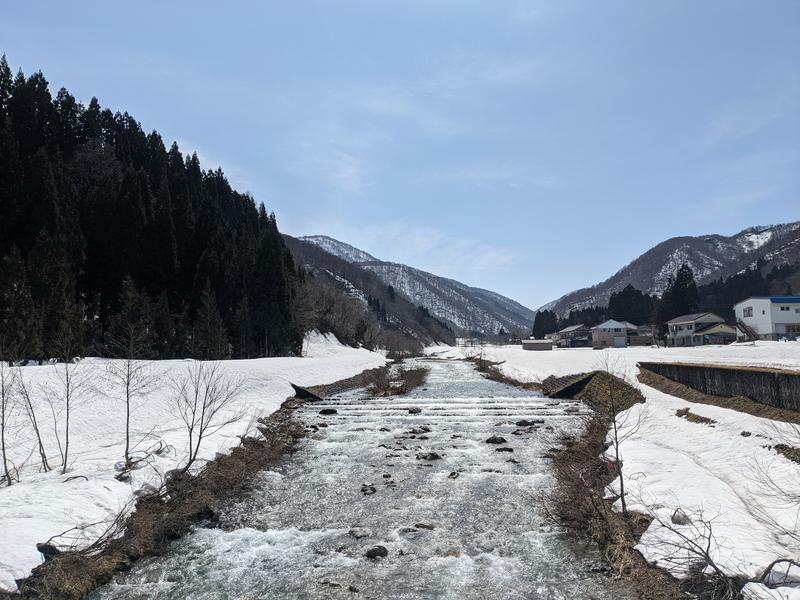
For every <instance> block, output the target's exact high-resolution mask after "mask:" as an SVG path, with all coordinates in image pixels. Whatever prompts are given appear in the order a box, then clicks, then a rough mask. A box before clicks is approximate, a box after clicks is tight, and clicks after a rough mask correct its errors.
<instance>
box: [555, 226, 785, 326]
mask: <svg viewBox="0 0 800 600" xmlns="http://www.w3.org/2000/svg"><path fill="white" fill-rule="evenodd" d="M759 261H762V262H763V264H764V266H766V267H767V268H771V267H772V266H773V265H779V264H785V263H794V262H798V261H800V222H795V223H787V224H783V225H769V226H762V227H752V228H750V229H745V230H744V231H741V232H739V233H737V234H736V235H733V236H722V235H704V236H699V237H688V236H686V237H675V238H671V239H668V240H666V241H664V242H661V243H660V244H658V245H657V246H654V247H653V248H651V249H650V250H648V251H647V252H645V253H644V254H642V255H641V256H640V257H639V258H637V259H636V260H634V261H633V262H631V263H630V264H628V265H626V266H624V267H623V268H622V269H620V270H619V271H617V272H616V273H615V274H614V275H612V276H611V277H609V278H608V279H606V280H605V281H603V282H601V283H598V284H597V285H594V286H592V287H589V288H583V289H580V290H576V291H574V292H570V293H569V294H566V295H564V296H562V297H561V298H559V299H558V300H554V301H553V302H550V303H548V304H546V305H544V306H542V307H541V309H540V310H545V309H547V310H554V311H555V312H556V313H557V314H559V315H562V316H563V315H566V314H567V313H569V311H570V310H574V309H580V308H586V307H589V306H595V305H602V306H605V305H607V304H608V299H609V298H610V297H611V294H612V293H614V292H618V291H620V290H621V289H622V288H624V287H625V286H626V285H628V284H632V285H633V286H634V287H636V288H638V289H640V290H642V291H644V292H647V293H650V294H658V295H660V294H661V293H663V292H664V290H665V289H666V287H667V282H668V281H669V278H670V277H671V276H673V275H674V274H675V271H676V270H677V269H678V268H679V267H680V266H681V264H683V263H686V264H688V265H689V266H690V267H691V268H692V270H693V271H694V276H695V280H696V281H697V283H699V284H703V283H707V282H708V281H711V280H713V279H717V278H719V277H727V276H729V275H733V274H734V273H738V272H739V271H741V270H743V269H746V268H748V267H754V266H756V265H757V264H758V263H759Z"/></svg>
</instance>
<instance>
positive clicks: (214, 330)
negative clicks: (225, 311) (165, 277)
mask: <svg viewBox="0 0 800 600" xmlns="http://www.w3.org/2000/svg"><path fill="white" fill-rule="evenodd" d="M192 351H193V354H194V357H195V358H197V359H200V360H219V359H222V358H230V351H229V340H228V333H227V332H226V331H225V325H224V324H223V322H222V317H220V316H219V309H218V308H217V299H216V298H215V296H214V292H212V291H211V285H210V284H208V283H207V284H206V287H205V289H204V290H203V295H202V296H201V298H200V308H199V310H198V311H197V319H195V322H194V328H193V329H192Z"/></svg>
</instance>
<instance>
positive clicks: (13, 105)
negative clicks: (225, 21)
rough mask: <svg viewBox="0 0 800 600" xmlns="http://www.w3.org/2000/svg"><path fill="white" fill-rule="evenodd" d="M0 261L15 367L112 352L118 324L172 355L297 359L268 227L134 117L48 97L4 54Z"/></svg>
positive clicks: (286, 268)
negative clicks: (18, 362) (131, 325)
mask: <svg viewBox="0 0 800 600" xmlns="http://www.w3.org/2000/svg"><path fill="white" fill-rule="evenodd" d="M0 259H2V270H0V342H1V343H2V346H1V347H2V353H3V354H4V355H6V356H19V357H26V358H41V357H48V356H54V355H60V354H61V353H63V352H69V353H70V354H84V353H97V354H104V353H108V352H109V340H110V338H111V337H113V336H114V332H115V327H117V328H118V329H119V327H121V326H122V325H123V323H121V319H124V320H126V322H127V320H130V319H133V320H134V321H135V322H136V324H137V327H138V326H141V328H142V329H143V330H144V331H146V332H147V336H146V337H147V339H146V345H147V346H148V351H149V352H148V354H149V355H152V356H158V357H164V358H166V357H177V356H197V357H201V358H219V357H222V356H228V355H232V356H234V357H248V356H264V355H276V354H286V353H291V352H294V351H296V350H299V347H300V342H301V339H302V331H300V329H299V328H298V326H297V323H296V320H295V315H294V306H293V302H294V300H293V280H294V278H295V277H296V274H295V269H294V265H293V263H292V259H291V255H290V254H289V252H288V250H287V249H286V247H285V246H284V244H283V240H282V238H281V236H280V233H279V231H278V226H277V223H276V221H275V217H274V215H272V214H270V213H268V212H267V210H266V209H265V208H264V206H263V205H261V204H257V203H256V201H255V200H254V199H253V198H252V197H251V196H249V195H248V194H242V193H239V192H237V191H236V190H234V189H232V188H231V186H230V185H229V183H228V181H227V179H226V178H225V175H224V173H223V172H222V171H221V170H220V169H217V170H214V171H212V170H204V169H203V168H202V166H201V165H200V162H199V160H198V158H197V155H196V154H192V155H191V156H184V155H183V154H181V151H180V150H179V148H178V146H177V144H175V143H173V144H172V145H171V146H170V147H169V149H167V147H166V146H165V144H164V141H163V140H162V138H161V136H160V135H159V134H158V132H157V131H152V132H151V133H149V134H147V133H145V132H144V131H143V129H142V127H141V125H140V124H139V123H138V122H137V121H136V120H135V119H134V118H133V117H132V116H131V115H129V114H128V113H120V112H116V113H114V112H112V111H111V110H109V109H107V108H106V109H104V108H102V107H101V106H100V103H99V102H98V100H97V99H96V98H92V99H91V101H90V102H89V104H88V106H84V105H82V104H81V103H79V102H78V101H77V100H76V99H75V98H74V97H73V96H72V95H71V94H70V93H69V92H68V91H67V90H66V89H63V88H62V89H61V90H59V91H58V92H57V93H56V95H55V97H53V96H52V95H51V92H50V90H49V88H48V83H47V80H46V79H45V78H44V76H43V75H42V73H34V74H33V75H31V76H29V77H26V76H25V75H23V73H22V72H19V73H18V74H17V75H16V76H12V73H11V69H10V68H9V66H8V64H7V62H6V60H5V57H3V59H2V61H0ZM124 281H126V282H127V283H126V285H125V286H124V285H123V282H124ZM123 288H124V290H123ZM123 291H124V292H125V293H123ZM134 313H135V314H134ZM56 341H58V344H57V346H58V350H57V349H56V344H55V342H56ZM57 352H58V354H56V353H57Z"/></svg>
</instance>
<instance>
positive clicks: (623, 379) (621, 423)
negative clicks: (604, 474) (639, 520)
mask: <svg viewBox="0 0 800 600" xmlns="http://www.w3.org/2000/svg"><path fill="white" fill-rule="evenodd" d="M598 366H599V368H598V370H599V371H600V372H601V373H603V375H604V377H603V379H604V380H605V381H604V382H603V385H602V389H601V390H598V391H599V392H600V393H599V396H600V397H598V398H596V402H595V409H596V410H598V411H599V412H601V414H603V416H604V418H605V419H607V421H608V424H609V428H610V431H609V438H610V439H609V442H610V446H609V448H610V450H611V451H612V452H613V454H614V468H615V470H616V473H617V477H618V478H619V500H620V504H621V505H622V514H623V515H624V516H625V517H628V505H627V500H626V497H625V476H624V473H623V458H622V450H621V448H622V444H623V443H624V442H625V440H627V439H629V438H630V437H632V436H633V435H635V434H637V433H638V432H639V431H640V430H641V429H642V427H643V426H644V425H645V423H646V420H647V411H646V410H645V408H644V407H642V408H641V409H639V410H628V409H629V408H631V406H633V405H634V404H636V403H638V402H640V401H641V400H640V398H641V395H640V394H638V393H637V392H636V390H635V388H633V387H632V386H631V384H630V383H628V381H627V379H628V377H627V374H626V371H625V368H624V365H623V363H622V361H621V360H620V359H619V358H612V356H611V351H610V350H608V349H606V350H604V351H603V356H602V358H601V359H600V361H599V365H598ZM634 395H636V396H638V397H633V396H634Z"/></svg>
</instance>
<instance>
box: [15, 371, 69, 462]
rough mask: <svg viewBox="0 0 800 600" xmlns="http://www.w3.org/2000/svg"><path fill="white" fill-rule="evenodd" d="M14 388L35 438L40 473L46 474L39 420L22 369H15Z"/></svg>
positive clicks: (30, 389)
mask: <svg viewBox="0 0 800 600" xmlns="http://www.w3.org/2000/svg"><path fill="white" fill-rule="evenodd" d="M16 386H17V395H18V398H19V402H20V404H21V406H22V410H23V412H24V413H25V416H26V417H27V419H28V422H29V423H30V426H31V429H32V430H33V434H34V436H35V437H36V450H37V451H38V453H39V461H40V465H41V469H42V471H44V472H47V471H49V470H50V463H49V461H48V460H47V452H46V451H45V448H44V443H43V442H42V431H41V428H40V426H39V419H38V417H37V416H36V403H35V401H34V399H33V395H32V388H31V386H30V385H29V384H28V383H27V382H26V381H25V376H24V375H23V373H22V367H17V378H16ZM62 459H63V454H62Z"/></svg>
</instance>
